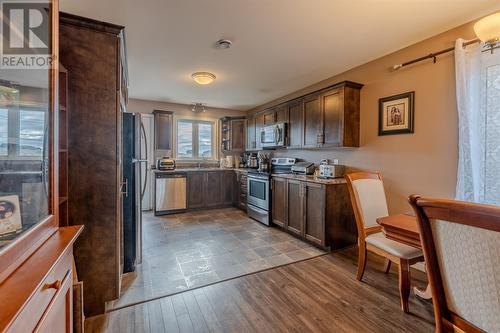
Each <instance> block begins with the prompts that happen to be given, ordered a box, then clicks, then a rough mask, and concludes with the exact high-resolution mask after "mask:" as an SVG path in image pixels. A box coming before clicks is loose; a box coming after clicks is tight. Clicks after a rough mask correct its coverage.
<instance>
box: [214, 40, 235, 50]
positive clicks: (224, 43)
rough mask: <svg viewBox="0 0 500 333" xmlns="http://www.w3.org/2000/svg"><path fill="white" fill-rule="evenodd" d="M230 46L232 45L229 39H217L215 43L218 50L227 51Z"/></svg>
mask: <svg viewBox="0 0 500 333" xmlns="http://www.w3.org/2000/svg"><path fill="white" fill-rule="evenodd" d="M231 44H233V42H231V41H230V40H229V39H219V40H218V41H217V42H216V43H215V46H216V47H217V48H218V49H229V48H230V47H231Z"/></svg>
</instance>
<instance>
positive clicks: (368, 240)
mask: <svg viewBox="0 0 500 333" xmlns="http://www.w3.org/2000/svg"><path fill="white" fill-rule="evenodd" d="M345 178H346V180H347V187H348V189H349V195H350V197H351V203H352V208H353V210H354V216H355V218H356V226H357V229H358V273H357V275H356V278H357V279H358V280H360V281H361V280H362V279H363V274H364V272H365V267H366V257H367V255H366V253H367V251H370V252H372V253H375V254H378V255H380V256H382V257H384V258H386V260H387V262H386V263H387V264H386V265H387V266H386V269H385V271H386V272H389V270H390V267H391V262H393V263H395V264H397V265H398V275H399V297H400V300H401V309H402V310H403V311H404V312H409V308H408V298H409V296H410V286H411V274H410V266H411V265H413V264H415V263H417V262H421V261H423V260H424V257H423V254H422V251H421V250H419V249H417V248H413V247H411V246H408V245H405V244H402V243H399V242H396V241H393V240H390V239H388V238H386V237H385V235H384V234H383V233H382V231H381V230H382V227H381V226H380V225H378V224H377V219H378V218H380V217H385V216H387V215H389V211H388V209H387V200H386V197H385V191H384V183H383V182H382V177H381V176H380V174H378V173H370V172H356V173H350V174H348V175H346V176H345Z"/></svg>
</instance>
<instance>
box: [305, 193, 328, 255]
mask: <svg viewBox="0 0 500 333" xmlns="http://www.w3.org/2000/svg"><path fill="white" fill-rule="evenodd" d="M303 191H304V220H305V223H304V225H305V228H304V236H305V238H306V239H307V240H309V241H312V242H314V243H317V244H319V245H322V246H324V245H325V186H324V185H321V184H314V183H303Z"/></svg>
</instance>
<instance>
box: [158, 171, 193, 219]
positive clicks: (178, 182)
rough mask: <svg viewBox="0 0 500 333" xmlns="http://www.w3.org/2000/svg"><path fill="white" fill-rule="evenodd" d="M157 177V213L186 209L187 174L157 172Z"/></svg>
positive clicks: (169, 212)
mask: <svg viewBox="0 0 500 333" xmlns="http://www.w3.org/2000/svg"><path fill="white" fill-rule="evenodd" d="M155 178H156V179H155V215H164V214H172V213H178V212H182V211H184V210H185V209H186V175H185V174H170V173H161V172H157V173H156V177H155Z"/></svg>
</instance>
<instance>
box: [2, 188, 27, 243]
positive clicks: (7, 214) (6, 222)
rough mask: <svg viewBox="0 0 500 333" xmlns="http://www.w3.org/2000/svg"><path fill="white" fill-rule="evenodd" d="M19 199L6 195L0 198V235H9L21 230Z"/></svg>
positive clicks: (15, 196)
mask: <svg viewBox="0 0 500 333" xmlns="http://www.w3.org/2000/svg"><path fill="white" fill-rule="evenodd" d="M19 207H20V206H19V197H18V196H17V195H8V196H4V197H0V235H5V234H10V233H13V232H16V231H18V230H20V229H22V223H21V211H20V208H19Z"/></svg>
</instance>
